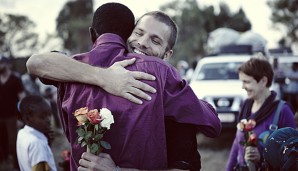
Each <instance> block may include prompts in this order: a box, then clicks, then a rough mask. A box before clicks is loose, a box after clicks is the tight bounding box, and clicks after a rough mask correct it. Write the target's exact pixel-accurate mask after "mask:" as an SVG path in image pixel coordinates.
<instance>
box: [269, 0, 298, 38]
mask: <svg viewBox="0 0 298 171" xmlns="http://www.w3.org/2000/svg"><path fill="white" fill-rule="evenodd" d="M267 4H268V5H269V7H270V8H271V10H272V14H271V21H272V22H273V23H275V24H280V25H279V26H283V29H285V30H286V32H287V38H288V39H290V40H291V41H292V42H295V43H298V20H297V18H298V0H268V1H267Z"/></svg>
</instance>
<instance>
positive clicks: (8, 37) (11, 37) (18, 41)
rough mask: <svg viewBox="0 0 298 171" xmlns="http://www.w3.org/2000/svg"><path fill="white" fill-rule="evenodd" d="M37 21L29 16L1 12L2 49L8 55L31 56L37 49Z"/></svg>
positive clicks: (0, 38) (0, 34) (0, 48)
mask: <svg viewBox="0 0 298 171" xmlns="http://www.w3.org/2000/svg"><path fill="white" fill-rule="evenodd" d="M34 28H35V23H34V22H33V21H31V20H30V19H29V18H28V17H27V16H23V15H15V14H0V51H1V53H3V54H4V55H6V56H7V57H10V58H13V57H24V56H30V55H32V53H33V52H34V50H36V49H35V48H36V46H37V43H38V35H37V33H35V32H33V29H34Z"/></svg>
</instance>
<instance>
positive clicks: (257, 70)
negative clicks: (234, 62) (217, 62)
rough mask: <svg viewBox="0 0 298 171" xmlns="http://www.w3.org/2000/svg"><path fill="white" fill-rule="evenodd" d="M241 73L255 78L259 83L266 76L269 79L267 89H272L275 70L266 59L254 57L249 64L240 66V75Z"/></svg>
mask: <svg viewBox="0 0 298 171" xmlns="http://www.w3.org/2000/svg"><path fill="white" fill-rule="evenodd" d="M239 72H243V73H245V74H246V75H249V76H251V77H253V78H254V79H255V80H256V81H257V82H259V81H260V80H261V79H262V78H263V77H264V76H265V77H267V79H268V82H267V84H266V87H270V86H271V84H272V79H273V74H274V73H273V69H272V66H271V64H270V63H269V62H268V61H267V60H265V59H259V58H255V57H252V58H251V59H249V60H248V61H247V62H245V63H243V64H242V65H240V67H239V68H238V73H239Z"/></svg>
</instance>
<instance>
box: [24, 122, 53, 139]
mask: <svg viewBox="0 0 298 171" xmlns="http://www.w3.org/2000/svg"><path fill="white" fill-rule="evenodd" d="M24 130H27V131H29V132H34V134H35V135H36V136H37V137H39V138H40V139H44V140H46V141H47V140H48V138H47V137H46V136H45V135H44V134H43V133H42V132H40V131H38V130H37V129H35V128H33V127H31V126H28V125H25V126H24Z"/></svg>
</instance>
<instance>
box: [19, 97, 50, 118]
mask: <svg viewBox="0 0 298 171" xmlns="http://www.w3.org/2000/svg"><path fill="white" fill-rule="evenodd" d="M46 103H47V101H46V100H45V99H44V98H43V97H42V96H37V95H30V96H26V97H24V98H23V99H22V100H21V102H20V104H19V112H20V114H21V118H22V119H23V120H24V118H25V117H26V116H30V115H32V114H34V113H36V112H38V110H39V109H40V107H41V106H42V105H44V104H46ZM24 121H25V120H24Z"/></svg>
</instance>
